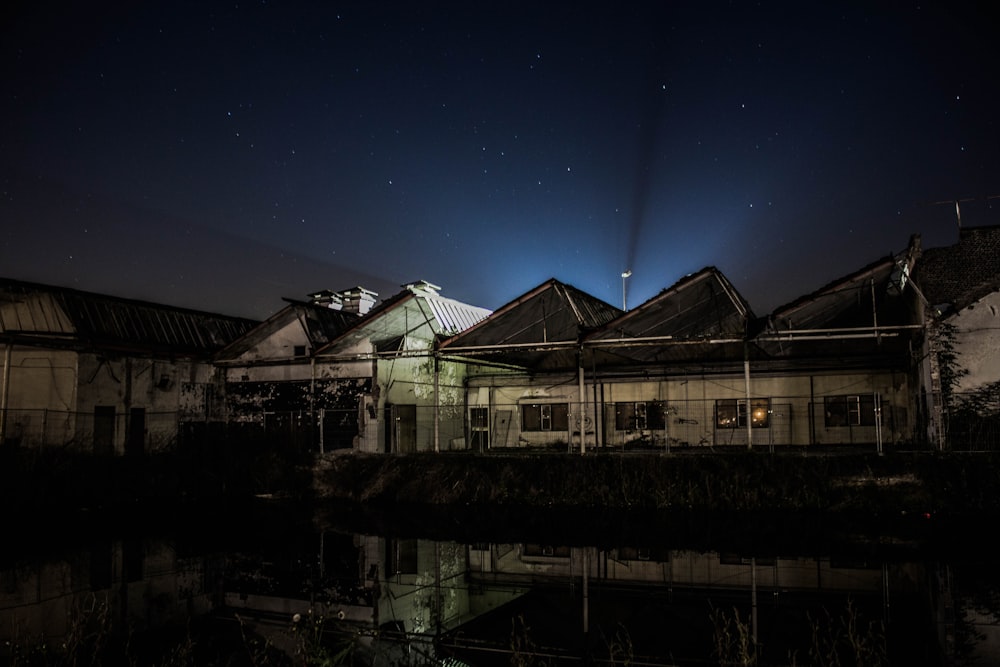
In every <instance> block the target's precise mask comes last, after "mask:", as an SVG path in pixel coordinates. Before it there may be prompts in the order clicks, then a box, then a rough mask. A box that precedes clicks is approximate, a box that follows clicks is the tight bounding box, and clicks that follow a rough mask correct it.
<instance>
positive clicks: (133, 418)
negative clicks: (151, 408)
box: [125, 408, 146, 456]
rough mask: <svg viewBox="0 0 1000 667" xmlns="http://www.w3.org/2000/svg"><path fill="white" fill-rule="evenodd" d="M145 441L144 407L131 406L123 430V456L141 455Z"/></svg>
mask: <svg viewBox="0 0 1000 667" xmlns="http://www.w3.org/2000/svg"><path fill="white" fill-rule="evenodd" d="M145 442H146V408H132V409H131V410H130V411H129V413H128V430H127V431H126V432H125V456H142V455H143V453H144V451H145Z"/></svg>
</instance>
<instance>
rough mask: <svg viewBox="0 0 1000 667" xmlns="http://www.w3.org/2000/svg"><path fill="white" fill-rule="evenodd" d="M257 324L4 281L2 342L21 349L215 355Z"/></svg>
mask: <svg viewBox="0 0 1000 667" xmlns="http://www.w3.org/2000/svg"><path fill="white" fill-rule="evenodd" d="M256 324H257V322H256V321H254V320H249V319H245V318H240V317H229V316H225V315H218V314H215V313H206V312H202V311H197V310H190V309H186V308H176V307H173V306H166V305H162V304H156V303H149V302H145V301H137V300H134V299H123V298H120V297H114V296H108V295H105V294H94V293H91V292H83V291H80V290H75V289H71V288H67V287H56V286H52V285H41V284H37V283H28V282H22V281H16V280H10V279H6V278H0V336H2V337H3V338H6V339H7V340H11V341H15V342H18V343H21V344H34V345H46V346H62V347H72V348H77V349H82V348H87V347H90V348H95V349H104V350H114V351H121V352H132V353H138V354H143V353H148V354H164V355H189V354H190V355H205V356H207V355H210V354H211V353H213V352H215V351H217V350H219V349H221V348H222V347H224V346H225V345H228V344H229V343H231V342H232V341H234V340H236V339H237V338H239V337H240V336H242V335H243V334H245V333H246V332H248V331H250V329H252V328H253V327H254V326H255V325H256Z"/></svg>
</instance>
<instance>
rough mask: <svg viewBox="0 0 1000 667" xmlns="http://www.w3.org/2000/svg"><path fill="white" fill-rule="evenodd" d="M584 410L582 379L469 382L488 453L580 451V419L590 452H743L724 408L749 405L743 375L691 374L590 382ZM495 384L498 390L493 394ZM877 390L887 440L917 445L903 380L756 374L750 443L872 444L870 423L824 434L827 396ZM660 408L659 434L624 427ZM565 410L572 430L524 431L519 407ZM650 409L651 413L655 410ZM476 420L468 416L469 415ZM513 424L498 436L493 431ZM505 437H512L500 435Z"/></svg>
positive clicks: (741, 434) (742, 437)
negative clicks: (636, 411)
mask: <svg viewBox="0 0 1000 667" xmlns="http://www.w3.org/2000/svg"><path fill="white" fill-rule="evenodd" d="M584 382H585V387H584V403H583V404H582V405H581V403H580V398H579V381H578V377H576V376H573V375H569V374H566V375H553V376H546V377H539V378H527V377H525V376H517V377H514V376H507V377H502V376H501V377H494V378H489V377H486V376H480V377H477V378H472V379H470V388H469V394H468V395H469V399H468V402H469V408H470V409H474V408H488V410H489V416H490V420H491V429H490V431H491V433H492V434H493V435H494V436H495V437H492V438H491V446H493V447H503V446H551V445H557V444H562V443H568V442H573V443H577V444H578V443H579V423H580V415H581V413H582V414H583V422H584V424H585V427H586V433H587V441H588V444H593V443H595V442H598V441H600V442H602V443H603V444H606V445H622V444H626V443H628V442H631V441H635V440H643V441H644V442H646V443H648V444H652V445H663V446H667V445H668V444H669V445H670V446H704V445H740V446H745V445H746V442H747V440H746V438H747V433H746V428H745V427H739V428H728V429H727V428H717V425H716V404H717V401H719V400H726V399H729V400H737V401H745V399H746V395H747V384H746V379H745V378H744V376H743V375H742V374H731V375H718V376H717V375H710V376H698V375H691V376H686V377H675V378H669V379H662V380H621V381H615V382H612V381H604V382H599V383H597V384H596V385H595V384H594V383H593V382H591V381H588V380H587V379H586V377H585V380H584ZM491 385H495V386H491ZM875 392H877V393H878V394H879V395H880V399H881V409H882V414H883V417H882V418H883V428H882V433H881V437H882V442H883V443H900V442H906V441H908V440H910V439H911V438H912V437H913V424H912V419H913V415H912V410H911V409H910V408H909V399H910V395H909V390H908V385H907V382H906V378H905V376H904V375H903V374H901V373H892V372H879V373H850V372H844V373H838V372H831V373H826V374H813V375H788V376H777V375H757V374H753V373H751V376H750V395H751V399H768V400H769V405H770V414H769V415H768V418H767V421H768V426H767V427H766V428H753V429H752V432H753V445H754V446H755V447H758V446H768V445H787V444H843V443H874V442H876V439H877V437H878V436H877V432H876V428H875V426H873V425H851V426H842V427H833V426H827V425H826V422H825V419H824V398H826V397H828V396H847V395H864V396H871V395H872V394H873V393H875ZM637 402H640V403H660V404H663V406H664V407H663V408H659V406H657V407H656V409H665V411H666V414H665V418H664V419H663V421H664V423H663V425H662V426H660V427H659V428H655V429H654V428H644V429H638V428H632V427H629V428H625V429H619V428H617V424H616V420H615V411H616V409H617V404H630V403H637ZM544 404H553V405H554V404H562V405H567V404H568V411H569V419H568V423H567V424H566V425H565V427H564V428H562V429H561V430H555V429H553V430H548V431H539V430H527V429H526V428H525V425H524V424H523V423H522V416H523V412H522V406H525V405H544ZM652 407H653V406H650V408H652ZM470 414H471V413H470ZM504 420H509V424H510V428H509V429H506V428H502V429H501V430H500V432H497V429H496V428H494V427H493V426H494V425H496V424H498V423H499V424H503V423H504ZM504 433H507V435H506V437H503V434H504Z"/></svg>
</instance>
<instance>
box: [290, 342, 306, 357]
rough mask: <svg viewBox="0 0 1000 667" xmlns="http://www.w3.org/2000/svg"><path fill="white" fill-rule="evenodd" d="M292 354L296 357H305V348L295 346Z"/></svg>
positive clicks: (303, 346)
mask: <svg viewBox="0 0 1000 667" xmlns="http://www.w3.org/2000/svg"><path fill="white" fill-rule="evenodd" d="M292 354H293V355H295V356H296V357H304V356H306V346H305V345H296V346H295V347H293V348H292Z"/></svg>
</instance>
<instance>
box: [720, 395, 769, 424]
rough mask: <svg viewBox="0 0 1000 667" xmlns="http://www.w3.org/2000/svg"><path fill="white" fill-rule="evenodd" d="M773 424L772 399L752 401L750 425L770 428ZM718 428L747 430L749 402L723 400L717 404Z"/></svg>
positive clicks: (731, 399) (730, 399)
mask: <svg viewBox="0 0 1000 667" xmlns="http://www.w3.org/2000/svg"><path fill="white" fill-rule="evenodd" d="M770 423H771V399H769V398H754V399H751V400H750V425H751V426H752V427H753V428H768V426H770ZM715 427H716V428H746V427H747V402H746V400H744V399H742V398H741V399H735V398H729V399H723V400H720V401H716V402H715Z"/></svg>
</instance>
